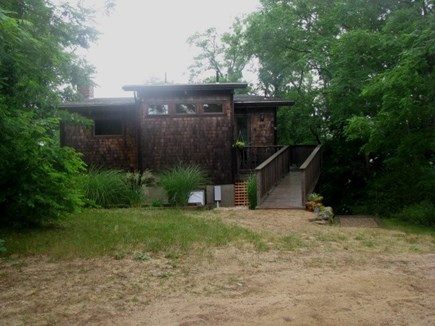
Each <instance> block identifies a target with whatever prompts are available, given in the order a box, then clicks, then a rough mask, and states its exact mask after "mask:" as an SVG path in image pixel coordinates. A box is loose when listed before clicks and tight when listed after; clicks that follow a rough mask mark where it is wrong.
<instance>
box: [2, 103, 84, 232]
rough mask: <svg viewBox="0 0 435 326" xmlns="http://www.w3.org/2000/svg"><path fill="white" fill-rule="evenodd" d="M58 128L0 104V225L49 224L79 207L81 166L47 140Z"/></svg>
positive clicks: (68, 151) (74, 155)
mask: <svg viewBox="0 0 435 326" xmlns="http://www.w3.org/2000/svg"><path fill="white" fill-rule="evenodd" d="M0 100H1V99H0ZM58 125H59V120H58V119H54V118H51V119H49V118H46V119H39V118H37V117H36V116H35V115H34V114H33V113H31V112H29V113H23V112H20V111H18V110H17V111H13V110H12V109H9V108H5V107H2V106H1V104H0V139H1V140H2V141H1V144H0V166H1V169H0V225H8V226H14V227H25V226H32V225H38V224H42V223H45V222H51V221H53V220H55V219H57V218H58V217H59V216H61V215H62V214H65V213H67V212H74V211H75V210H76V209H77V208H79V207H80V206H81V205H82V204H83V202H82V194H81V192H80V189H79V187H78V184H77V176H78V175H79V173H80V172H82V171H83V170H84V163H83V161H82V160H81V159H80V156H79V154H78V153H77V152H76V151H74V150H73V149H71V148H68V147H60V146H59V143H58V141H57V139H56V137H55V136H54V135H52V134H53V133H55V130H56V128H58Z"/></svg>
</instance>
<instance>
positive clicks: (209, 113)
mask: <svg viewBox="0 0 435 326" xmlns="http://www.w3.org/2000/svg"><path fill="white" fill-rule="evenodd" d="M207 105H220V106H221V107H222V111H221V112H206V110H205V108H206V106H207ZM202 113H203V114H205V115H212V114H224V113H225V104H224V102H216V101H209V102H203V103H202Z"/></svg>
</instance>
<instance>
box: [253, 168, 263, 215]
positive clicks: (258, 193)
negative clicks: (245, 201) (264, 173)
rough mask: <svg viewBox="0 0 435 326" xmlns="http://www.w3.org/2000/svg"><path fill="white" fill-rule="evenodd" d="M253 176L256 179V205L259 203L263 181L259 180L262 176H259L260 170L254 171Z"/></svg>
mask: <svg viewBox="0 0 435 326" xmlns="http://www.w3.org/2000/svg"><path fill="white" fill-rule="evenodd" d="M255 177H256V179H257V206H258V205H260V204H261V199H262V198H261V193H262V191H261V189H262V187H263V183H262V181H261V179H262V177H261V170H257V171H255Z"/></svg>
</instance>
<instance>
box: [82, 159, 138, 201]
mask: <svg viewBox="0 0 435 326" xmlns="http://www.w3.org/2000/svg"><path fill="white" fill-rule="evenodd" d="M81 186H82V189H83V192H84V194H85V198H86V201H87V204H88V205H89V206H99V207H104V208H108V207H114V206H138V205H140V204H142V202H143V199H144V191H143V184H142V179H141V175H140V173H138V172H135V173H125V172H124V171H121V170H104V169H99V168H92V169H90V170H89V172H88V173H87V174H85V175H83V176H82V178H81Z"/></svg>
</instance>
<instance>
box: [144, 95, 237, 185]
mask: <svg viewBox="0 0 435 326" xmlns="http://www.w3.org/2000/svg"><path fill="white" fill-rule="evenodd" d="M210 102H219V103H222V104H223V111H224V112H223V113H214V114H207V113H204V112H202V107H203V104H204V103H210ZM151 103H165V104H168V105H169V114H167V115H149V114H147V108H148V105H150V104H151ZM177 103H193V104H196V108H197V113H196V114H177V113H176V112H175V105H176V104H177ZM232 116H233V110H232V97H231V95H230V94H228V95H220V96H216V95H215V96H210V95H208V96H207V95H197V96H195V97H188V96H165V97H162V98H156V97H153V98H149V99H147V100H146V101H145V102H144V103H143V104H142V107H141V109H140V117H141V118H140V120H139V121H140V129H141V144H142V145H141V148H142V153H141V154H142V164H143V166H144V167H146V168H150V169H152V170H162V169H165V168H169V167H171V166H174V165H176V164H178V163H194V164H198V165H200V166H202V167H203V168H204V169H206V170H207V171H208V174H209V177H210V179H211V180H210V181H211V182H212V183H215V184H223V183H232V182H233V172H232V171H233V166H232V164H233V163H232V161H233V159H232V155H233V150H232V141H233V139H234V126H233V122H232V121H233V118H232Z"/></svg>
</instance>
